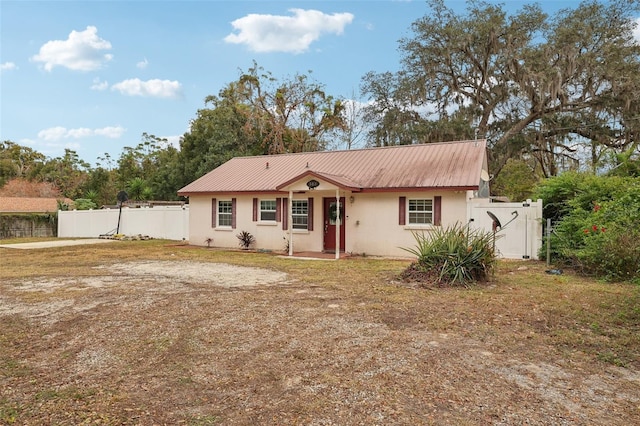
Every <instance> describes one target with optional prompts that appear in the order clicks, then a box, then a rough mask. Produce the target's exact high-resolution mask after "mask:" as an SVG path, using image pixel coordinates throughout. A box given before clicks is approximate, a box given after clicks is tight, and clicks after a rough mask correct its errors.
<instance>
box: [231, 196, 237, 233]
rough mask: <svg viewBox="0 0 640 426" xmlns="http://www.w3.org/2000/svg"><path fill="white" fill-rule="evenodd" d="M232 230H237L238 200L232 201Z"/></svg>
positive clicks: (233, 199)
mask: <svg viewBox="0 0 640 426" xmlns="http://www.w3.org/2000/svg"><path fill="white" fill-rule="evenodd" d="M231 229H236V199H235V198H232V199H231Z"/></svg>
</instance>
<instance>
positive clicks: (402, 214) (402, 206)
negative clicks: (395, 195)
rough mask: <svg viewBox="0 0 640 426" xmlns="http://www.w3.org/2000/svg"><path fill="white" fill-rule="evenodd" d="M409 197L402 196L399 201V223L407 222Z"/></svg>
mask: <svg viewBox="0 0 640 426" xmlns="http://www.w3.org/2000/svg"><path fill="white" fill-rule="evenodd" d="M406 210H407V197H400V198H399V203H398V225H405V224H406V223H407V212H406Z"/></svg>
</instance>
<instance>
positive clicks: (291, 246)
mask: <svg viewBox="0 0 640 426" xmlns="http://www.w3.org/2000/svg"><path fill="white" fill-rule="evenodd" d="M288 210H289V211H288V212H287V216H288V217H289V219H287V229H288V230H289V256H293V191H292V190H289V209H288Z"/></svg>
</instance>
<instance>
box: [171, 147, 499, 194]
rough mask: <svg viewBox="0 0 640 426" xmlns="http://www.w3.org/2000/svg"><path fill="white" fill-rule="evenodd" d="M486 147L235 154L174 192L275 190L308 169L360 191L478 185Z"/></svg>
mask: <svg viewBox="0 0 640 426" xmlns="http://www.w3.org/2000/svg"><path fill="white" fill-rule="evenodd" d="M486 148H487V145H486V141H485V140H473V141H460V142H444V143H430V144H420V145H402V146H392V147H384V148H370V149H357V150H349V151H319V152H303V153H296V154H280V155H263V156H257V157H235V158H232V159H231V160H229V161H227V162H226V163H224V164H222V165H221V166H219V167H217V168H216V169H214V170H212V171H211V172H209V173H207V174H206V175H204V176H202V177H201V178H200V179H197V180H195V181H194V182H192V183H190V184H189V185H187V186H185V187H184V188H182V189H181V190H179V191H178V194H180V195H191V194H201V193H220V192H273V191H278V188H282V187H283V186H286V185H287V184H289V183H291V182H293V181H295V180H297V178H302V177H304V176H309V175H316V176H319V177H325V178H326V179H330V180H331V181H333V182H334V183H336V184H338V186H342V187H344V188H346V189H351V190H353V189H356V188H357V189H359V190H361V191H380V190H394V189H412V188H416V189H435V188H441V189H477V188H478V186H479V183H480V174H481V172H482V168H483V165H484V164H485V162H486Z"/></svg>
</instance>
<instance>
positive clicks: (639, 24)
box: [633, 18, 640, 44]
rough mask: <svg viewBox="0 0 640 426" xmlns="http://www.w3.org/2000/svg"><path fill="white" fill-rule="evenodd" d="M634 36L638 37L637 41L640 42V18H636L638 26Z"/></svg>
mask: <svg viewBox="0 0 640 426" xmlns="http://www.w3.org/2000/svg"><path fill="white" fill-rule="evenodd" d="M633 38H634V39H636V43H639V44H640V18H638V19H636V28H635V29H634V30H633Z"/></svg>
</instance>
